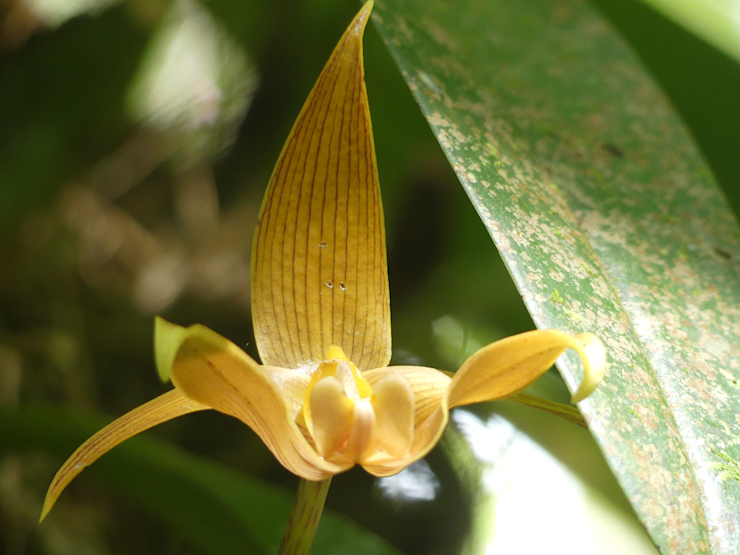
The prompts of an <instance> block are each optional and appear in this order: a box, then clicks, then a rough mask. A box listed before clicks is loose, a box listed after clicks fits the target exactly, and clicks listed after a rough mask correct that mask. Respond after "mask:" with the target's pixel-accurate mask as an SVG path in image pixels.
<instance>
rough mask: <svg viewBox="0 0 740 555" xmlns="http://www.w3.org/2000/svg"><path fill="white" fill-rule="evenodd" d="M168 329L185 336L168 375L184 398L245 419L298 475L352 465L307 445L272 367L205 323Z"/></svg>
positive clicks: (317, 476) (322, 474)
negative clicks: (326, 457)
mask: <svg viewBox="0 0 740 555" xmlns="http://www.w3.org/2000/svg"><path fill="white" fill-rule="evenodd" d="M170 329H172V330H174V331H173V332H172V333H176V334H177V335H178V337H181V338H183V340H182V343H181V344H180V345H179V346H178V347H177V351H176V352H177V354H176V356H175V358H174V361H173V365H172V368H171V371H170V375H171V377H172V383H173V384H174V385H175V387H177V388H178V389H179V390H180V391H182V392H183V393H184V394H185V395H186V396H188V397H190V398H191V399H195V400H196V401H198V402H200V403H203V404H205V405H208V406H209V407H211V408H213V409H215V410H217V411H219V412H222V413H224V414H228V415H230V416H234V417H235V418H238V419H239V420H241V421H242V422H244V423H245V424H246V425H247V426H249V427H250V428H252V430H254V432H255V433H256V434H257V435H258V436H259V437H260V439H262V441H263V442H264V443H265V445H267V447H268V449H270V451H272V453H273V455H275V457H276V458H277V459H278V461H280V463H281V464H282V465H283V466H284V467H285V468H287V469H288V470H290V471H291V472H292V473H293V474H296V475H298V476H300V477H301V478H305V479H307V480H314V481H315V480H324V479H326V478H328V477H329V476H332V475H334V474H337V473H338V472H342V471H344V470H346V469H348V468H349V467H351V466H352V465H351V464H350V463H342V464H333V463H329V462H327V461H325V460H324V459H322V458H321V457H320V456H319V455H318V454H317V453H316V451H315V450H314V448H313V447H311V445H310V444H309V443H308V441H307V440H306V438H305V437H304V436H303V434H302V432H301V430H300V429H299V427H298V426H297V425H296V423H295V421H294V419H293V417H292V412H293V402H292V399H291V398H290V397H286V396H285V395H284V394H283V393H282V391H281V389H280V387H279V386H278V385H277V384H276V383H275V382H274V381H273V380H272V378H271V375H272V374H275V373H276V372H275V371H271V370H269V369H266V368H264V367H262V366H260V365H259V364H257V363H256V362H255V361H254V360H253V359H252V358H251V357H250V356H249V355H247V354H246V353H245V352H244V351H242V350H241V349H240V348H239V347H237V346H236V345H234V344H233V343H232V342H231V341H229V340H228V339H226V338H224V337H222V336H220V335H219V334H217V333H216V332H214V331H212V330H210V329H208V328H207V327H205V326H202V325H199V324H196V325H193V326H190V327H188V328H187V333H182V332H181V331H180V330H176V329H175V327H172V328H170Z"/></svg>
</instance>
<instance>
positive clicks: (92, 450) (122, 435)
mask: <svg viewBox="0 0 740 555" xmlns="http://www.w3.org/2000/svg"><path fill="white" fill-rule="evenodd" d="M208 408H210V407H209V406H208V405H204V404H201V403H199V402H197V401H194V400H192V399H189V398H188V397H186V396H185V395H183V394H182V393H181V392H180V391H178V390H176V389H175V390H172V391H169V392H167V393H165V394H164V395H160V396H159V397H157V398H156V399H153V400H151V401H149V402H148V403H145V404H143V405H141V406H140V407H137V408H135V409H134V410H132V411H131V412H129V413H127V414H125V415H123V416H122V417H121V418H119V419H118V420H115V421H114V422H112V423H110V424H108V425H107V426H106V427H105V428H103V429H102V430H100V431H99V432H98V433H97V434H95V435H94V436H92V437H91V438H90V439H88V440H87V441H86V442H85V443H83V444H82V445H80V447H79V448H78V449H77V450H76V451H75V452H74V453H72V456H70V457H69V458H68V459H67V461H66V462H65V463H64V464H63V465H62V467H61V468H60V469H59V471H58V472H57V473H56V475H55V476H54V479H53V480H52V481H51V485H50V486H49V489H48V491H47V492H46V498H45V499H44V506H43V509H42V510H41V518H40V519H39V522H40V521H42V520H44V518H45V517H46V515H47V514H48V513H49V511H50V510H51V508H52V507H53V506H54V503H56V500H57V499H58V498H59V495H60V494H61V493H62V491H63V490H64V488H66V487H67V486H68V485H69V483H70V482H71V481H72V480H73V479H74V478H75V477H76V476H77V475H78V474H79V473H80V472H82V470H83V469H84V468H85V467H86V466H90V465H91V464H92V463H94V462H95V461H96V460H98V459H99V458H100V457H101V456H103V455H104V454H105V453H107V452H108V451H110V450H111V449H113V448H114V447H115V446H116V445H118V444H119V443H121V442H123V441H125V440H127V439H128V438H130V437H132V436H135V435H136V434H138V433H141V432H143V431H144V430H148V429H149V428H151V427H153V426H156V425H157V424H161V423H162V422H166V421H168V420H172V419H173V418H177V417H178V416H182V415H183V414H188V413H191V412H196V411H199V410H206V409H208Z"/></svg>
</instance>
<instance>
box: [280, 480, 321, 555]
mask: <svg viewBox="0 0 740 555" xmlns="http://www.w3.org/2000/svg"><path fill="white" fill-rule="evenodd" d="M330 485H331V478H329V479H327V480H323V481H321V482H310V481H308V480H303V479H301V482H300V483H299V484H298V491H297V492H296V495H295V501H294V502H293V510H292V511H291V513H290V520H288V528H287V529H286V530H285V536H283V543H282V544H281V545H280V549H279V550H278V555H306V554H307V553H308V550H309V549H311V544H312V543H313V537H314V536H315V535H316V528H318V526H319V520H321V512H322V511H323V510H324V501H326V494H327V493H328V492H329V486H330Z"/></svg>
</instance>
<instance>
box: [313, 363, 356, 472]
mask: <svg viewBox="0 0 740 555" xmlns="http://www.w3.org/2000/svg"><path fill="white" fill-rule="evenodd" d="M309 403H310V405H311V421H310V423H309V430H310V431H311V434H312V435H313V439H314V441H315V442H316V450H317V451H318V452H319V455H321V456H322V457H324V458H328V457H329V456H330V455H331V454H332V453H334V451H336V450H337V449H339V448H340V447H341V446H342V444H343V443H344V442H345V441H346V440H347V438H348V437H349V434H350V432H351V431H352V415H353V414H354V403H353V402H352V401H351V400H350V399H349V397H347V395H345V393H344V387H343V386H342V383H341V382H340V381H339V380H338V379H337V378H335V377H334V376H326V377H325V378H322V379H320V380H319V381H318V382H316V385H315V386H314V387H313V388H312V389H311V396H310V400H309Z"/></svg>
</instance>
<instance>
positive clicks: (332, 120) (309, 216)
mask: <svg viewBox="0 0 740 555" xmlns="http://www.w3.org/2000/svg"><path fill="white" fill-rule="evenodd" d="M371 9H372V2H368V3H367V4H365V6H364V7H363V8H362V10H360V13H358V14H357V16H356V17H355V19H354V20H353V21H352V23H351V24H350V26H349V28H348V29H347V31H346V32H345V33H344V35H343V36H342V38H341V40H340V41H339V44H338V45H337V47H336V48H335V49H334V52H333V54H332V56H331V58H330V59H329V61H328V62H327V64H326V67H324V70H323V71H322V73H321V75H320V76H319V79H318V81H317V82H316V85H315V86H314V88H313V90H312V91H311V94H310V95H309V97H308V100H306V103H305V105H304V106H303V109H302V110H301V112H300V114H299V115H298V119H297V120H296V122H295V124H294V126H293V130H292V131H291V133H290V136H289V137H288V140H287V142H286V143H285V146H284V147H283V151H282V153H281V154H280V158H279V159H278V162H277V165H276V166H275V170H274V172H273V175H272V178H271V180H270V184H269V186H268V189H267V193H266V195H265V199H264V202H263V205H262V210H261V212H260V221H259V224H258V226H257V233H256V235H255V241H254V248H253V252H252V316H253V321H254V327H255V337H256V340H257V346H258V348H259V352H260V356H261V357H262V361H263V363H264V364H268V365H271V366H281V367H286V368H296V367H298V366H300V365H302V364H305V363H306V362H308V361H311V360H315V361H318V360H322V359H323V355H324V352H325V351H326V349H327V348H328V347H329V346H330V345H338V346H339V347H341V348H342V350H343V351H344V352H345V353H346V354H347V356H348V357H349V359H350V360H352V361H353V362H354V363H355V364H356V365H357V366H358V367H359V368H360V369H369V368H378V367H382V366H385V365H386V364H387V363H388V360H389V359H390V347H391V340H390V308H389V293H388V272H387V267H386V249H385V229H384V224H383V210H382V206H381V202H380V190H379V187H378V171H377V165H376V161H375V147H374V144H373V135H372V128H371V124H370V111H369V108H368V102H367V93H366V91H365V81H364V68H363V58H362V35H363V32H364V29H365V25H366V24H367V21H368V18H369V16H370V10H371Z"/></svg>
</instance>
